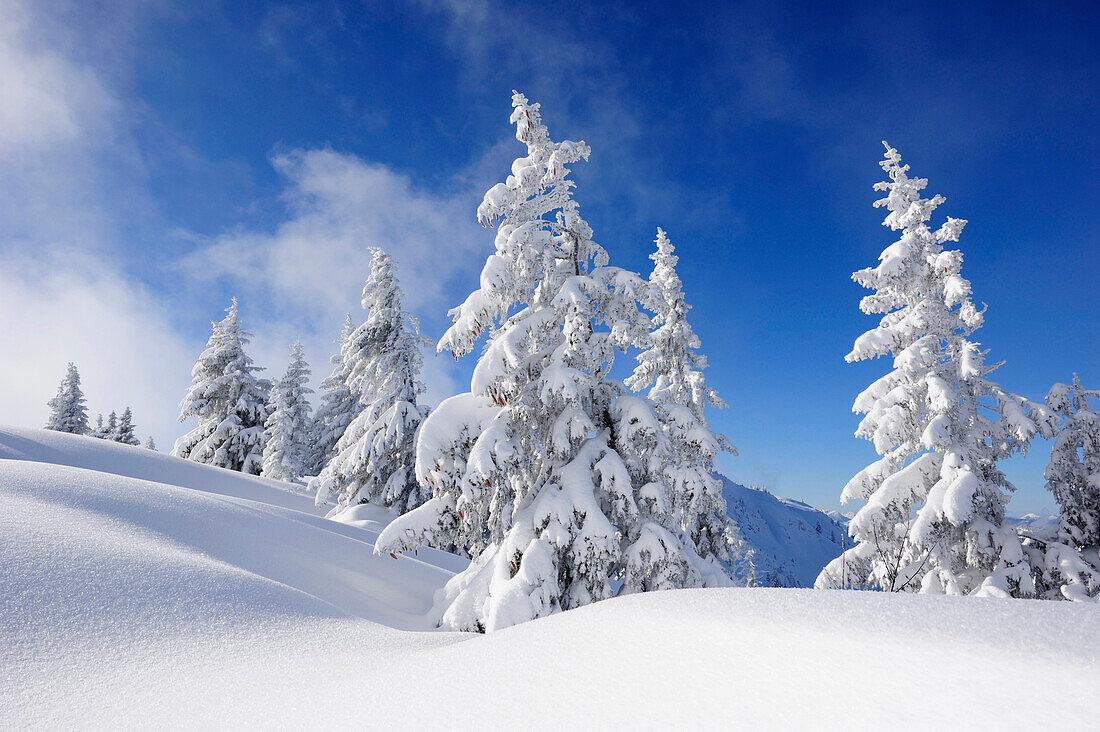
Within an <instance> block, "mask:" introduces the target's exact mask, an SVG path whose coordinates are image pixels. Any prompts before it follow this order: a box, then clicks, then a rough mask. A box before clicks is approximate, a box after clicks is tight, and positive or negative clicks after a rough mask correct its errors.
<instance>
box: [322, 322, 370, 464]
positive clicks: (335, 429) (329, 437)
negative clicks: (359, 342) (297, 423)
mask: <svg viewBox="0 0 1100 732" xmlns="http://www.w3.org/2000/svg"><path fill="white" fill-rule="evenodd" d="M354 332H355V323H353V322H352V320H351V314H350V313H349V314H348V317H347V320H345V321H344V329H343V331H342V332H341V333H340V339H339V340H338V341H336V342H337V344H339V349H338V350H337V351H336V353H335V354H333V356H332V358H330V359H329V363H331V364H332V373H331V374H329V375H328V376H327V377H326V378H325V380H324V381H322V382H321V392H322V393H321V403H320V405H319V406H318V407H317V413H316V415H314V418H313V456H312V464H311V465H312V470H311V471H310V472H311V474H313V475H316V474H318V473H320V472H321V471H322V470H323V469H324V467H325V466H326V465H328V461H329V460H331V459H332V456H333V455H335V454H336V443H337V442H339V440H340V438H341V437H343V436H344V431H345V430H347V428H348V425H349V424H351V421H352V420H353V419H355V417H356V415H358V414H359V409H360V407H359V396H360V395H359V394H358V393H356V392H354V391H352V390H351V387H349V386H348V366H347V363H346V362H345V361H344V346H345V344H346V343H347V342H348V340H349V339H350V338H351V336H352V334H353V333H354Z"/></svg>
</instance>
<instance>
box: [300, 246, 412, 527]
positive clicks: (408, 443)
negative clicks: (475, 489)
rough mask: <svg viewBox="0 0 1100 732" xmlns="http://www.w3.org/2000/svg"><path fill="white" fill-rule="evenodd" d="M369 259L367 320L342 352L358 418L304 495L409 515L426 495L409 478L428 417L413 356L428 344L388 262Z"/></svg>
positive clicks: (381, 257) (377, 256) (375, 255)
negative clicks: (404, 304)
mask: <svg viewBox="0 0 1100 732" xmlns="http://www.w3.org/2000/svg"><path fill="white" fill-rule="evenodd" d="M371 252H372V256H371V268H370V275H368V277H367V282H366V284H365V285H364V286H363V302H362V304H363V308H364V309H365V310H366V311H367V319H366V321H365V322H364V323H363V324H362V325H360V326H359V327H358V328H356V329H355V331H354V332H353V333H352V334H351V335H350V336H348V338H347V340H346V342H345V343H344V348H343V361H344V366H345V368H346V369H347V387H348V389H349V390H350V391H351V393H353V394H358V395H360V396H359V410H360V411H359V414H358V416H356V417H355V419H353V420H352V421H351V422H350V423H349V424H348V426H347V429H345V430H344V434H343V435H342V436H341V437H340V439H339V440H338V441H337V443H336V454H335V455H333V457H332V459H331V460H329V462H328V464H327V465H326V466H325V468H324V469H323V470H322V471H321V472H320V473H319V474H318V475H317V477H316V478H314V479H312V480H311V481H310V482H309V489H310V490H312V491H315V492H316V500H317V505H322V504H324V503H327V502H328V501H329V500H331V499H332V498H335V499H336V503H337V506H336V508H335V509H334V511H340V510H343V509H344V508H346V507H348V506H352V505H355V504H358V503H365V502H367V501H373V502H375V503H380V504H382V505H384V506H392V507H395V508H397V509H398V510H399V511H409V510H412V509H413V508H416V507H417V506H419V505H420V504H422V503H423V502H424V501H425V500H427V498H428V497H429V496H430V495H431V492H430V490H429V489H427V488H424V487H421V486H420V485H419V484H418V482H417V480H416V473H415V472H414V471H413V462H414V455H415V453H414V449H415V446H416V435H417V431H418V430H419V429H420V424H421V422H423V420H424V417H425V416H426V415H427V413H428V410H427V408H426V407H423V406H421V405H419V404H417V399H418V398H419V397H420V395H421V394H423V393H424V385H423V384H422V383H421V382H420V369H421V367H422V366H423V364H424V356H423V355H422V354H421V352H420V349H421V347H423V346H425V345H431V341H429V340H427V339H426V338H424V337H422V336H421V335H420V326H419V324H418V323H417V321H416V319H415V318H413V317H412V316H411V315H409V314H408V313H406V312H405V311H404V310H403V308H402V304H401V300H402V293H401V288H400V286H399V285H398V283H397V277H396V276H395V274H394V264H393V260H392V259H391V258H390V256H389V255H388V254H386V252H384V251H383V250H381V249H379V248H377V247H374V248H372V249H371Z"/></svg>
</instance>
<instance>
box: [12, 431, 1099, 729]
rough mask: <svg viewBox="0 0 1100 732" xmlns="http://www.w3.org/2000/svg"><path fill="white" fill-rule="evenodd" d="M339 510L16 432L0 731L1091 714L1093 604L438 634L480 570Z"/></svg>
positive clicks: (698, 595) (656, 611)
mask: <svg viewBox="0 0 1100 732" xmlns="http://www.w3.org/2000/svg"><path fill="white" fill-rule="evenodd" d="M317 510H318V509H315V508H314V507H313V506H312V504H311V502H310V500H309V499H308V498H307V497H305V496H302V495H295V494H293V493H290V492H287V491H285V490H282V489H281V488H279V487H278V484H276V483H274V482H272V481H266V480H263V479H259V478H254V477H251V476H245V475H242V474H240V473H233V472H230V471H225V470H220V469H217V468H210V467H208V466H203V465H199V464H195V463H190V462H188V461H183V460H179V459H176V458H172V457H169V456H165V455H160V454H155V453H152V452H151V451H148V450H143V449H141V448H133V447H129V446H126V445H121V444H116V443H109V442H105V441H103V440H94V439H92V438H86V437H79V436H74V435H67V434H62V433H51V432H45V431H36V430H17V429H10V428H0V720H3V725H2V726H4V727H7V728H12V729H28V728H35V729H42V728H81V729H132V728H173V729H177V728H208V729H209V728H218V729H225V728H238V727H252V728H263V729H291V728H294V729H302V728H305V729H314V728H334V727H351V726H354V727H357V728H358V727H368V728H401V729H428V728H430V729H456V728H463V729H468V728H498V729H499V728H522V729H562V728H594V727H596V728H660V727H675V728H695V727H699V728H709V729H727V728H730V727H746V728H751V729H760V728H764V729H774V728H791V727H799V728H813V729H826V728H841V727H850V726H851V725H853V724H858V725H861V726H862V725H866V724H868V723H869V721H870V720H873V719H879V720H882V721H883V722H884V723H886V721H887V720H888V724H889V726H890V727H891V728H914V729H915V728H921V729H930V728H936V727H939V726H943V725H950V726H952V727H958V726H966V727H968V728H978V729H982V728H984V729H992V728H998V729H1003V728H1021V729H1022V728H1025V727H1026V728H1029V729H1030V728H1034V727H1035V725H1036V722H1039V723H1040V724H1041V726H1043V727H1063V728H1078V729H1081V728H1088V727H1091V726H1093V725H1094V724H1095V711H1094V710H1095V689H1096V688H1097V685H1098V684H1100V613H1097V612H1096V610H1095V607H1093V606H1088V605H1082V604H1077V603H1059V602H1043V601H1027V600H1003V599H981V598H957V597H929V596H898V595H887V594H884V593H870V592H838V591H824V590H817V591H813V590H788V589H774V590H772V589H706V590H677V591H670V592H656V593H646V594H643V595H630V596H624V597H620V598H616V599H612V600H608V601H605V602H600V603H596V604H593V605H589V606H586V607H582V608H579V609H577V610H572V611H569V612H566V613H561V614H557V615H554V616H551V617H548V618H544V619H540V620H536V621H533V622H530V623H525V624H522V625H519V626H515V627H512V628H508V629H505V630H501V631H499V632H496V633H493V634H490V635H487V636H480V635H474V634H458V633H443V632H417V630H418V629H421V628H424V627H425V622H424V613H426V612H427V610H428V608H429V607H430V605H431V600H432V595H433V594H434V593H435V591H436V590H437V589H438V588H439V587H441V586H442V585H443V584H444V582H446V580H447V579H448V578H449V577H450V576H451V573H452V572H453V571H455V570H456V569H460V568H461V560H457V558H455V557H450V556H449V555H442V554H441V553H433V552H431V551H426V550H421V551H420V553H419V557H399V558H398V559H391V558H389V557H388V556H385V557H375V556H373V554H372V544H371V542H372V541H373V537H374V536H375V534H376V531H377V529H378V528H380V527H381V526H382V525H384V523H385V522H386V521H387V520H388V518H387V512H386V511H384V510H381V509H376V508H374V507H357V508H356V509H354V510H353V511H350V512H348V513H347V514H344V515H341V517H340V518H341V519H342V521H331V520H326V519H323V518H321V517H319V516H317V515H315V512H316V511H317ZM815 533H816V532H815ZM456 561H458V562H459V564H458V565H457V566H456V564H455V562H456ZM448 567H449V569H448ZM704 669H705V670H706V672H705V673H703V672H702V670H704ZM914 670H919V674H918V676H917V677H915V676H914ZM488 689H507V690H508V694H507V696H506V697H501V695H500V694H494V693H487V690H488ZM917 690H919V692H918V693H919V694H920V695H921V696H922V697H923V698H924V699H925V700H926V701H927V703H920V704H914V698H913V697H914V692H915V691H917Z"/></svg>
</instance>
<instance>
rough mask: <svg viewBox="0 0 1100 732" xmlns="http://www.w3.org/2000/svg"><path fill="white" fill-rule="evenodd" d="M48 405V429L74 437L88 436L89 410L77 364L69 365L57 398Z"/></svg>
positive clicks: (58, 389) (58, 388)
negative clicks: (68, 433)
mask: <svg viewBox="0 0 1100 732" xmlns="http://www.w3.org/2000/svg"><path fill="white" fill-rule="evenodd" d="M48 405H49V407H50V417H49V420H48V421H47V422H46V429H48V430H54V431H56V432H70V433H72V434H74V435H86V434H88V410H87V408H86V407H85V404H84V392H83V391H81V390H80V373H79V372H78V371H77V370H76V364H73V363H70V364H69V369H68V371H67V372H66V373H65V378H63V379H62V380H61V385H60V386H59V387H57V396H55V397H54V398H53V399H51V400H50V401H49V402H48Z"/></svg>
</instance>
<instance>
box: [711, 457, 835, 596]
mask: <svg viewBox="0 0 1100 732" xmlns="http://www.w3.org/2000/svg"><path fill="white" fill-rule="evenodd" d="M721 477H722V483H723V487H722V493H723V495H724V496H725V497H726V510H727V512H728V513H729V516H730V518H732V519H733V520H734V521H735V522H737V525H738V526H740V527H741V535H742V536H743V537H744V539H745V541H747V542H748V543H749V545H750V546H751V547H752V548H753V550H754V551H755V556H754V557H753V564H754V565H755V566H756V583H757V584H758V585H761V586H764V587H813V584H814V580H815V579H817V575H818V573H819V572H821V569H822V568H823V567H824V566H825V565H826V564H828V563H829V562H830V561H832V560H833V559H834V558H836V557H838V556H840V553H841V551H842V550H843V549H842V546H841V541H842V537H843V540H844V541H847V540H848V538H847V533H846V532H847V529H846V528H845V526H844V524H843V523H841V522H840V521H838V520H837V519H838V518H840V519H841V520H845V521H846V519H844V518H843V517H841V516H839V514H834V515H829V514H827V513H825V512H824V511H820V510H818V509H816V508H814V507H813V506H810V505H808V504H805V503H802V502H801V501H794V500H791V499H789V498H779V497H778V496H775V495H773V494H771V493H769V492H768V491H766V490H764V489H763V488H746V487H745V486H743V485H740V484H738V483H734V482H733V481H731V480H729V479H728V478H726V477H725V476H721Z"/></svg>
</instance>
